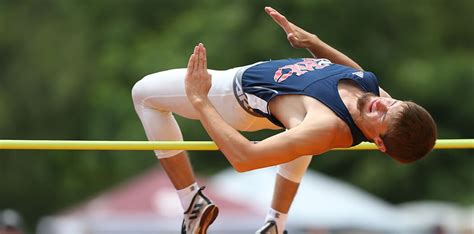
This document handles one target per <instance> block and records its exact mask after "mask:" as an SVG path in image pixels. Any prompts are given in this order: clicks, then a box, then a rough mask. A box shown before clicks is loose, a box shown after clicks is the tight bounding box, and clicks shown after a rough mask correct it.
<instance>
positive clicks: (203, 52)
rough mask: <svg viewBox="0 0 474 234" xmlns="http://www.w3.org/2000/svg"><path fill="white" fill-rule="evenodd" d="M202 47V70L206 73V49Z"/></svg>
mask: <svg viewBox="0 0 474 234" xmlns="http://www.w3.org/2000/svg"><path fill="white" fill-rule="evenodd" d="M201 45H202V60H203V61H202V69H204V71H205V72H207V52H206V47H204V45H203V44H201Z"/></svg>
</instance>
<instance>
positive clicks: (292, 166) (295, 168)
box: [277, 156, 312, 183]
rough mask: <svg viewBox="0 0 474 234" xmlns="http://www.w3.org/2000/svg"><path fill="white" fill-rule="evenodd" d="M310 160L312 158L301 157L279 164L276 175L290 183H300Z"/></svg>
mask: <svg viewBox="0 0 474 234" xmlns="http://www.w3.org/2000/svg"><path fill="white" fill-rule="evenodd" d="M311 159H312V156H302V157H299V158H297V159H295V160H293V161H291V162H287V163H284V164H281V165H279V166H278V172H277V173H278V174H279V175H280V176H282V177H284V178H286V179H288V180H290V181H293V182H295V183H300V182H301V179H302V178H303V175H304V174H305V172H306V169H308V166H309V163H310V162H311Z"/></svg>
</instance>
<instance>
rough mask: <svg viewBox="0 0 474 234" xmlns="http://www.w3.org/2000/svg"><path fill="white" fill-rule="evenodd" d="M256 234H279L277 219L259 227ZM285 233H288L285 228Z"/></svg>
mask: <svg viewBox="0 0 474 234" xmlns="http://www.w3.org/2000/svg"><path fill="white" fill-rule="evenodd" d="M255 234H278V227H277V225H276V223H275V221H268V222H266V223H265V225H263V227H261V228H260V229H258V230H257V231H256V232H255ZM283 234H288V232H287V231H286V230H285V231H283Z"/></svg>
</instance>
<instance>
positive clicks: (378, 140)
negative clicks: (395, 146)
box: [374, 136, 387, 152]
mask: <svg viewBox="0 0 474 234" xmlns="http://www.w3.org/2000/svg"><path fill="white" fill-rule="evenodd" d="M374 143H375V145H376V146H377V148H379V150H380V151H382V152H386V151H387V148H385V144H384V143H383V140H382V138H380V136H376V137H375V138H374Z"/></svg>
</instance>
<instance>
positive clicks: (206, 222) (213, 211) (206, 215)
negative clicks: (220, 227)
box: [195, 205, 219, 234]
mask: <svg viewBox="0 0 474 234" xmlns="http://www.w3.org/2000/svg"><path fill="white" fill-rule="evenodd" d="M218 214H219V208H217V206H216V205H209V206H208V207H206V209H205V210H204V212H203V213H202V218H201V220H200V221H199V228H198V229H197V230H196V232H195V234H206V233H207V229H208V228H209V226H211V224H212V223H213V222H214V220H216V218H217V215H218Z"/></svg>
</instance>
